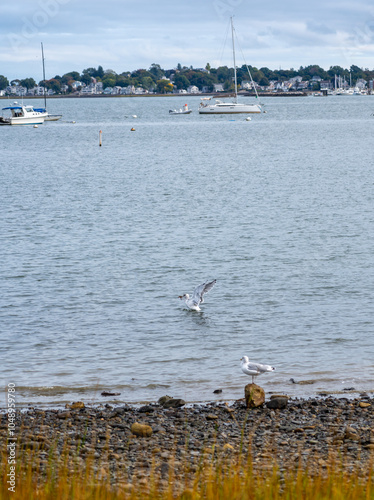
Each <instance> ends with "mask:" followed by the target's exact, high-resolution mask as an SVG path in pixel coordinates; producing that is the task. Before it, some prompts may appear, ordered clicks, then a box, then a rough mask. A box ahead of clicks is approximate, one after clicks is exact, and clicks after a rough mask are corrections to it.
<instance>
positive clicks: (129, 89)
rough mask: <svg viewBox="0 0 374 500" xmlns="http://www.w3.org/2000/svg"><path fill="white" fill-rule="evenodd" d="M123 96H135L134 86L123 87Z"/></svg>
mask: <svg viewBox="0 0 374 500" xmlns="http://www.w3.org/2000/svg"><path fill="white" fill-rule="evenodd" d="M121 94H126V95H130V94H135V87H134V85H128V86H127V87H122V90H121Z"/></svg>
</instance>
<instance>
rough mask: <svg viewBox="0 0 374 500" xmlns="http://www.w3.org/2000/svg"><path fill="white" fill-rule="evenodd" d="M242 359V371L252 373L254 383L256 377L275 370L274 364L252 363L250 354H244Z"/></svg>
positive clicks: (247, 373)
mask: <svg viewBox="0 0 374 500" xmlns="http://www.w3.org/2000/svg"><path fill="white" fill-rule="evenodd" d="M240 361H241V362H242V372H243V373H245V374H246V375H251V377H252V384H254V378H255V377H258V376H259V375H261V374H262V373H265V372H272V371H274V370H275V368H274V366H270V365H261V364H260V363H252V362H251V361H249V359H248V356H243V357H242V359H241V360H240Z"/></svg>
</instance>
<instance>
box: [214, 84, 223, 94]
mask: <svg viewBox="0 0 374 500" xmlns="http://www.w3.org/2000/svg"><path fill="white" fill-rule="evenodd" d="M213 91H214V92H224V91H225V89H224V88H223V84H222V83H215V84H214V85H213Z"/></svg>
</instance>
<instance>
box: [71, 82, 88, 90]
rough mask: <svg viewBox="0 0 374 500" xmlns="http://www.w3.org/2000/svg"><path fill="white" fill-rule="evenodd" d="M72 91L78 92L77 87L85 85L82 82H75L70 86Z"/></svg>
mask: <svg viewBox="0 0 374 500" xmlns="http://www.w3.org/2000/svg"><path fill="white" fill-rule="evenodd" d="M71 86H72V87H73V90H78V88H79V87H85V86H86V85H85V84H84V83H83V82H78V81H77V80H76V81H75V82H73V83H72V84H71Z"/></svg>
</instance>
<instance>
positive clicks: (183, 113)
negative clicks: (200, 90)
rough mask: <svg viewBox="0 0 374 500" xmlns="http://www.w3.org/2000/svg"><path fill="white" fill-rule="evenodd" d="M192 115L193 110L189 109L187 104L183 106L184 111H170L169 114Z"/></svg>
mask: <svg viewBox="0 0 374 500" xmlns="http://www.w3.org/2000/svg"><path fill="white" fill-rule="evenodd" d="M190 113H192V109H188V105H187V104H185V105H184V106H183V109H178V110H177V109H169V114H170V115H189V114H190Z"/></svg>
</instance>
